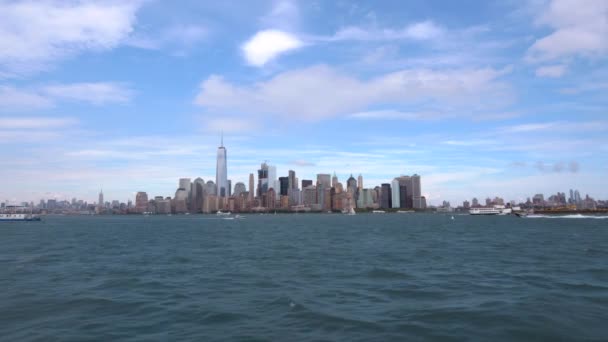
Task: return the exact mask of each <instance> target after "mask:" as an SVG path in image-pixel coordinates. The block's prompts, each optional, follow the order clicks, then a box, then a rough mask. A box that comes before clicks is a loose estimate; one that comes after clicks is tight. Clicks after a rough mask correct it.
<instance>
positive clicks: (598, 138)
mask: <svg viewBox="0 0 608 342" xmlns="http://www.w3.org/2000/svg"><path fill="white" fill-rule="evenodd" d="M584 3H586V4H587V6H582V5H581V2H580V1H573V0H553V1H531V2H527V3H524V2H520V1H501V2H485V1H471V2H459V3H456V2H454V3H452V2H450V3H447V2H445V1H414V2H407V3H406V2H401V1H396V2H367V1H358V2H357V1H354V2H353V1H349V2H341V1H340V2H316V1H310V2H296V1H247V2H235V3H221V4H218V3H211V2H209V3H202V2H199V1H182V2H180V3H179V6H176V4H175V3H174V2H166V1H86V2H79V1H71V2H59V1H20V2H15V1H0V158H1V159H2V167H1V168H0V201H4V200H9V201H14V202H19V201H37V200H39V199H51V198H57V199H71V198H73V197H77V198H79V199H85V200H88V201H90V202H91V203H92V202H94V201H95V200H96V199H97V196H98V193H99V190H100V189H101V188H103V191H104V194H106V197H107V198H111V199H119V200H121V201H126V200H127V199H129V200H133V199H134V198H135V193H136V192H138V191H146V192H147V193H149V194H150V195H151V196H157V195H160V196H172V195H173V194H174V193H175V188H176V186H177V181H178V179H180V178H191V179H195V178H197V177H201V178H203V179H204V180H214V179H215V178H216V153H217V152H216V151H217V147H218V146H219V144H220V135H221V132H223V134H224V144H225V145H226V146H227V149H228V158H227V160H228V165H227V174H228V175H227V177H228V179H230V180H231V181H232V184H236V183H237V182H243V183H245V184H248V180H249V174H250V173H252V172H255V170H257V169H258V168H259V167H260V164H261V163H262V162H264V161H268V163H269V164H272V165H274V166H276V169H277V175H278V176H284V175H286V174H287V172H288V170H296V171H297V173H298V177H299V178H300V179H316V175H317V174H318V173H324V174H332V175H333V173H334V172H336V174H337V176H338V177H339V178H340V179H341V180H346V179H347V178H348V177H349V176H350V174H353V175H355V177H356V176H357V175H359V174H362V175H363V177H364V179H365V183H366V184H369V185H370V186H372V185H374V186H375V185H380V184H381V183H390V182H391V180H392V179H393V178H394V177H397V176H399V175H411V174H419V175H421V182H422V186H421V188H422V195H423V196H425V198H426V200H427V202H428V203H429V204H434V205H438V204H441V203H442V201H444V200H447V201H452V202H453V203H461V202H462V201H463V200H470V199H471V198H472V197H477V198H480V199H482V198H486V197H490V198H494V197H495V196H500V197H503V198H505V199H506V200H511V199H512V200H516V201H525V200H526V197H530V196H532V195H533V194H536V193H544V194H546V195H550V194H554V193H556V192H558V191H560V192H565V191H568V190H569V189H579V190H580V192H581V193H582V194H589V195H590V196H593V197H595V198H600V199H605V198H608V181H607V180H606V177H605V175H606V174H607V173H608V163H607V162H608V134H607V131H608V116H607V114H608V113H607V112H606V110H607V108H608V97H607V96H606V93H607V91H608V83H607V81H606V80H608V65H607V64H606V57H607V55H608V21H607V19H606V13H607V11H608V2H606V1H602V0H597V1H585V2H584ZM100 23H101V24H100Z"/></svg>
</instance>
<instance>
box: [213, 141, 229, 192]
mask: <svg viewBox="0 0 608 342" xmlns="http://www.w3.org/2000/svg"><path fill="white" fill-rule="evenodd" d="M226 159H227V156H226V148H225V147H224V133H222V138H221V141H220V147H218V148H217V164H216V168H215V184H216V186H217V196H218V197H228V172H227V167H226Z"/></svg>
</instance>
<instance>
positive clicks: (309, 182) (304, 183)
mask: <svg viewBox="0 0 608 342" xmlns="http://www.w3.org/2000/svg"><path fill="white" fill-rule="evenodd" d="M311 185H312V180H310V179H302V191H304V189H305V188H307V187H309V186H311Z"/></svg>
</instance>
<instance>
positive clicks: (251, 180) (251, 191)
mask: <svg viewBox="0 0 608 342" xmlns="http://www.w3.org/2000/svg"><path fill="white" fill-rule="evenodd" d="M253 182H254V179H253V173H250V174H249V201H253V197H254V195H253V194H254V191H253V190H254V188H253Z"/></svg>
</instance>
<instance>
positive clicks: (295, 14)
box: [260, 0, 300, 31]
mask: <svg viewBox="0 0 608 342" xmlns="http://www.w3.org/2000/svg"><path fill="white" fill-rule="evenodd" d="M299 22H300V9H299V8H298V4H297V3H296V1H292V0H281V1H277V2H275V3H274V5H273V7H272V10H271V11H270V12H269V13H268V14H267V15H265V16H263V17H262V18H261V20H260V24H261V25H262V27H275V28H279V29H281V30H288V31H289V30H293V29H295V28H296V27H297V26H298V25H299Z"/></svg>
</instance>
